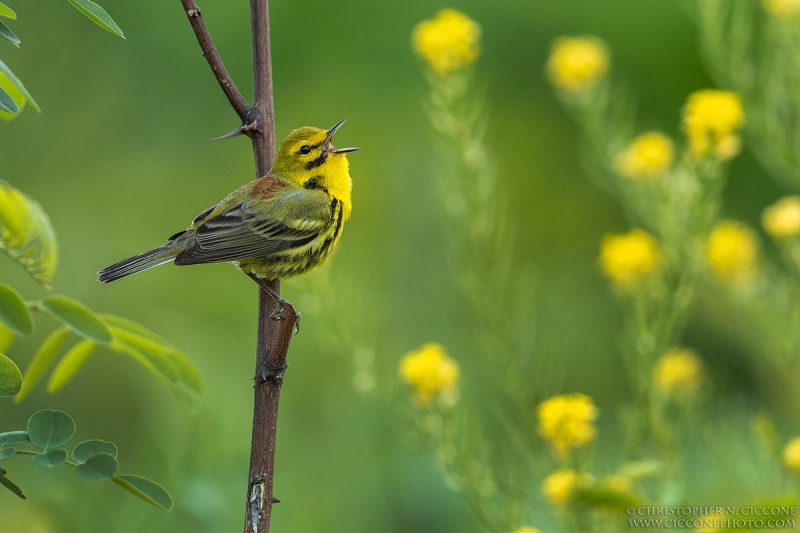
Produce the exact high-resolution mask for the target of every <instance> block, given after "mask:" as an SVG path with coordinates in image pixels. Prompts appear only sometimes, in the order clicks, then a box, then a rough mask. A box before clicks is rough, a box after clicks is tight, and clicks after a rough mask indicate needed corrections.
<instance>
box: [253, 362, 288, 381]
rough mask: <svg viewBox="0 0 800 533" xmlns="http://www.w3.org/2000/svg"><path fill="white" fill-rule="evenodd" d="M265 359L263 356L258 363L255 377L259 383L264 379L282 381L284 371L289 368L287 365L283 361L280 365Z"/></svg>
mask: <svg viewBox="0 0 800 533" xmlns="http://www.w3.org/2000/svg"><path fill="white" fill-rule="evenodd" d="M267 359H268V358H265V359H264V360H262V361H260V362H259V363H258V371H257V372H256V378H257V379H258V380H259V381H260V382H261V383H263V382H265V381H274V382H277V383H281V382H282V381H283V375H284V374H285V373H286V369H287V368H289V365H288V364H286V363H285V362H284V363H283V364H281V365H273V364H271V363H270V362H269V361H268V360H267Z"/></svg>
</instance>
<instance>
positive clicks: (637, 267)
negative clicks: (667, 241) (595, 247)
mask: <svg viewBox="0 0 800 533" xmlns="http://www.w3.org/2000/svg"><path fill="white" fill-rule="evenodd" d="M661 259H662V258H661V246H659V244H658V241H656V239H655V238H654V237H653V236H652V235H650V234H649V233H647V232H646V231H643V230H640V229H635V230H633V231H630V232H628V233H624V234H621V235H616V234H608V235H606V236H604V237H603V240H602V242H601V243H600V266H601V268H602V269H603V273H605V275H606V276H608V277H609V278H610V279H611V281H612V282H614V284H615V285H616V286H617V287H618V288H621V289H629V288H631V287H633V286H635V285H636V284H637V283H638V282H640V281H642V280H643V279H644V278H645V277H647V276H648V275H649V274H650V273H652V272H653V271H655V270H656V269H657V268H658V266H659V265H660V264H661Z"/></svg>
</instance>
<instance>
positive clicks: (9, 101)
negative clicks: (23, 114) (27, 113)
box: [0, 87, 19, 114]
mask: <svg viewBox="0 0 800 533" xmlns="http://www.w3.org/2000/svg"><path fill="white" fill-rule="evenodd" d="M0 110H2V111H5V112H6V113H11V114H16V113H19V106H18V105H17V103H16V102H15V101H14V98H13V97H12V96H11V95H10V94H8V93H7V92H6V90H5V89H3V88H2V87H0Z"/></svg>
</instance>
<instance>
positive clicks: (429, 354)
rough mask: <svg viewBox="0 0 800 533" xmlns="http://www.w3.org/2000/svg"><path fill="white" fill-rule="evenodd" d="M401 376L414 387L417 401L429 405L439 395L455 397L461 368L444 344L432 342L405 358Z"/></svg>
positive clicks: (441, 396)
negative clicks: (446, 350)
mask: <svg viewBox="0 0 800 533" xmlns="http://www.w3.org/2000/svg"><path fill="white" fill-rule="evenodd" d="M400 375H401V376H402V378H403V381H405V382H406V383H408V384H409V385H410V386H411V388H412V389H414V393H415V401H416V402H417V403H418V404H419V405H423V406H425V405H430V403H431V402H432V401H433V400H434V399H436V398H442V399H444V400H452V399H454V397H455V392H456V387H457V386H458V377H459V369H458V364H457V363H456V362H455V361H454V360H453V359H451V358H450V357H449V356H448V355H447V353H446V352H445V350H444V347H443V346H442V345H440V344H434V343H429V344H426V345H424V346H423V347H421V348H419V349H417V350H414V351H412V352H409V353H408V354H406V355H405V357H403V360H402V361H400Z"/></svg>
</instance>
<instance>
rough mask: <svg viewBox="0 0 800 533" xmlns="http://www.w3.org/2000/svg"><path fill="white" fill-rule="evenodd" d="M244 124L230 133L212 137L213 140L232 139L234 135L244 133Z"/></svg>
mask: <svg viewBox="0 0 800 533" xmlns="http://www.w3.org/2000/svg"><path fill="white" fill-rule="evenodd" d="M244 131H245V130H244V126H239V127H238V128H236V129H235V130H233V131H232V132H230V133H226V134H225V135H220V136H219V137H214V138H213V139H211V140H212V141H221V140H222V139H232V138H233V137H238V136H239V135H244Z"/></svg>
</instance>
